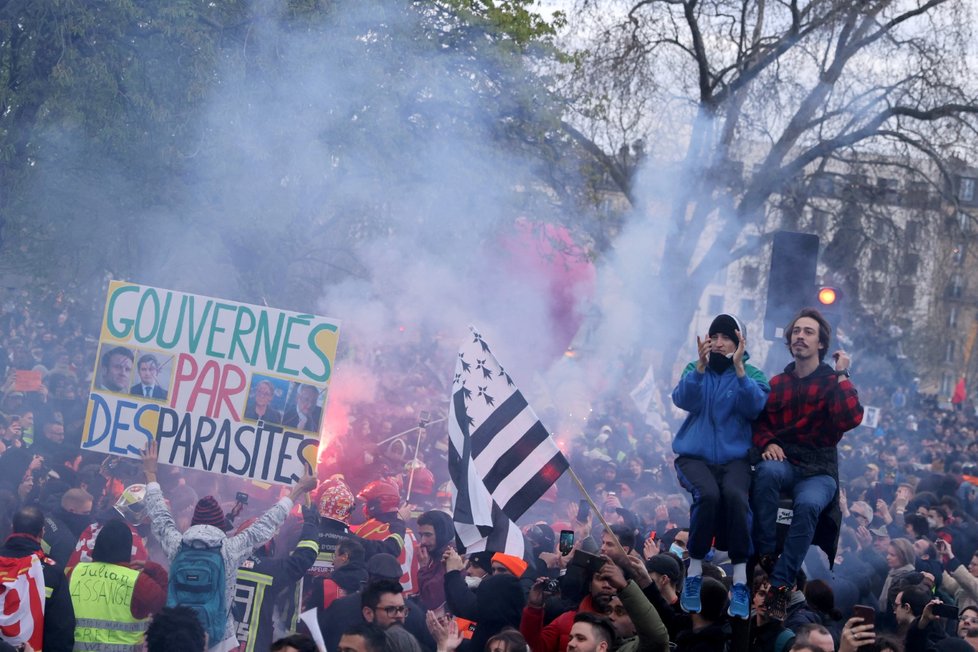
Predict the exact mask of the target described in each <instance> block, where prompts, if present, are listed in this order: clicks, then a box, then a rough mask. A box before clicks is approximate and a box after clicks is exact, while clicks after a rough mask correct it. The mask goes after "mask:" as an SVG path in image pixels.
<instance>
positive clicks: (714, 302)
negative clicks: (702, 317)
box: [706, 294, 723, 318]
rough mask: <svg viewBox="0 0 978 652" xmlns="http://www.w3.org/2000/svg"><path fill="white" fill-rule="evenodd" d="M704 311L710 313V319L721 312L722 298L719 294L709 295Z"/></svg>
mask: <svg viewBox="0 0 978 652" xmlns="http://www.w3.org/2000/svg"><path fill="white" fill-rule="evenodd" d="M706 310H707V312H709V313H710V315H712V317H716V316H717V315H719V314H720V313H721V312H723V296H722V295H719V294H712V295H710V300H709V302H708V303H707V307H706ZM712 317H711V318H712Z"/></svg>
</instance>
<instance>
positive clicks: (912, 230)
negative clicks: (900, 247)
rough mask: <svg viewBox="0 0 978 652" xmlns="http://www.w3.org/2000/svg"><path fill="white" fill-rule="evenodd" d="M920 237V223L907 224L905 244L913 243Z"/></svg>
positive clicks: (915, 221)
mask: <svg viewBox="0 0 978 652" xmlns="http://www.w3.org/2000/svg"><path fill="white" fill-rule="evenodd" d="M919 237H920V222H918V221H917V220H910V221H909V222H907V242H908V243H910V242H915V241H916V240H917V238H919Z"/></svg>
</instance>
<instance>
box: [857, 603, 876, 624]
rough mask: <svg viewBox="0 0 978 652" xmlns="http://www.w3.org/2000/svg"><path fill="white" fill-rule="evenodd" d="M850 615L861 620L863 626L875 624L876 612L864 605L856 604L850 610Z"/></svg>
mask: <svg viewBox="0 0 978 652" xmlns="http://www.w3.org/2000/svg"><path fill="white" fill-rule="evenodd" d="M852 615H853V616H857V617H859V618H862V619H863V622H862V624H863V625H875V624H876V610H875V609H873V608H872V607H867V606H866V605H864V604H857V605H855V606H853V608H852Z"/></svg>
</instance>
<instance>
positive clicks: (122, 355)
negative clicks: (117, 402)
mask: <svg viewBox="0 0 978 652" xmlns="http://www.w3.org/2000/svg"><path fill="white" fill-rule="evenodd" d="M135 366H136V356H135V354H134V353H133V351H132V349H130V348H127V347H125V346H118V345H116V344H112V343H110V342H104V343H103V344H102V346H101V347H100V348H99V364H98V373H96V374H95V383H94V387H95V389H97V390H103V391H107V392H113V393H115V394H128V393H129V388H130V387H131V385H132V375H133V374H132V372H133V368H134V367H135Z"/></svg>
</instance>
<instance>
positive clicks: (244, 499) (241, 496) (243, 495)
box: [234, 491, 248, 505]
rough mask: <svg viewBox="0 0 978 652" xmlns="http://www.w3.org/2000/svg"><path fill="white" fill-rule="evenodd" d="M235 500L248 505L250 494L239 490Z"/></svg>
mask: <svg viewBox="0 0 978 652" xmlns="http://www.w3.org/2000/svg"><path fill="white" fill-rule="evenodd" d="M234 502H236V503H241V504H242V505H247V504H248V494H246V493H245V492H243V491H239V492H238V493H236V494H234Z"/></svg>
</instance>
